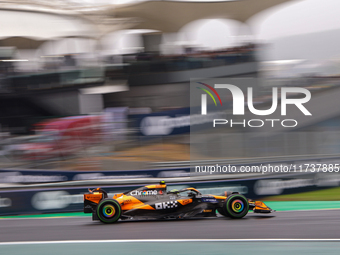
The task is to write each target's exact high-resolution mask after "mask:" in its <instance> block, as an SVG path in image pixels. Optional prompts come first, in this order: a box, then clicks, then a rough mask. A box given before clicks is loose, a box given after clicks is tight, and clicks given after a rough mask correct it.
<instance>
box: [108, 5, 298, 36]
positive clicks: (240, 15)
mask: <svg viewBox="0 0 340 255" xmlns="http://www.w3.org/2000/svg"><path fill="white" fill-rule="evenodd" d="M288 1H291V0H236V1H176V0H175V1H159V0H158V1H146V2H139V3H137V4H129V5H124V6H116V7H115V8H112V9H111V10H110V11H109V13H110V14H111V15H113V16H114V17H116V18H126V17H137V18H139V19H140V20H141V22H140V23H139V24H138V25H137V26H136V27H135V28H140V29H155V30H160V31H162V32H177V31H179V30H180V29H181V28H182V27H183V26H184V25H186V24H188V23H189V22H191V21H194V20H198V19H205V18H226V19H233V20H237V21H240V22H246V21H247V20H248V19H249V18H250V17H252V16H254V15H255V14H257V13H259V12H261V11H263V10H265V9H268V8H270V7H273V6H276V5H278V4H282V3H285V2H288Z"/></svg>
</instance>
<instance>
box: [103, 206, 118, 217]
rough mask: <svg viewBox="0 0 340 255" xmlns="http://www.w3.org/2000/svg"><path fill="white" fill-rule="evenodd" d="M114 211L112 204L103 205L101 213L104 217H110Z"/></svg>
mask: <svg viewBox="0 0 340 255" xmlns="http://www.w3.org/2000/svg"><path fill="white" fill-rule="evenodd" d="M115 213H116V210H115V208H114V206H113V205H105V206H104V207H103V215H104V216H105V217H106V218H112V217H113V216H114V215H115Z"/></svg>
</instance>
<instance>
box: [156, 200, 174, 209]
mask: <svg viewBox="0 0 340 255" xmlns="http://www.w3.org/2000/svg"><path fill="white" fill-rule="evenodd" d="M175 207H177V201H168V202H163V203H155V208H156V210H162V209H170V208H175Z"/></svg>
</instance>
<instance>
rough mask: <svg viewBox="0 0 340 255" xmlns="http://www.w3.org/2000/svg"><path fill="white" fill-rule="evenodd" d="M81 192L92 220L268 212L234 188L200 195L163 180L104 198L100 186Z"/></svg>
mask: <svg viewBox="0 0 340 255" xmlns="http://www.w3.org/2000/svg"><path fill="white" fill-rule="evenodd" d="M89 191H90V193H88V194H84V213H92V219H93V220H100V221H101V222H103V223H114V222H116V221H118V220H119V219H121V220H127V219H143V218H144V219H151V218H152V219H171V218H173V219H181V218H189V217H202V216H203V217H204V216H207V217H211V216H217V215H216V210H217V211H218V212H219V213H220V214H221V215H223V216H226V217H231V218H243V217H244V216H246V215H247V213H248V211H249V210H253V211H254V212H255V213H271V212H273V210H272V209H271V208H269V207H268V206H266V205H265V204H264V203H263V202H261V201H253V200H251V199H247V198H246V197H244V196H243V195H241V194H239V193H238V192H230V191H226V192H224V194H223V195H221V196H217V195H202V194H201V193H200V192H199V191H198V190H196V189H195V188H185V189H182V190H172V191H169V192H167V191H166V184H165V182H164V181H161V182H160V184H157V185H148V186H143V187H140V188H138V189H135V190H131V191H128V192H125V193H120V194H115V195H114V196H113V197H112V198H108V195H107V193H106V192H105V191H104V190H102V189H101V188H96V189H94V190H90V189H89Z"/></svg>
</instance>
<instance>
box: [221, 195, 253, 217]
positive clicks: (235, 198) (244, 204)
mask: <svg viewBox="0 0 340 255" xmlns="http://www.w3.org/2000/svg"><path fill="white" fill-rule="evenodd" d="M223 211H224V213H225V214H226V215H227V216H229V217H231V218H236V219H240V218H243V217H244V216H246V215H247V213H248V211H249V204H248V200H247V199H246V198H245V197H244V196H242V195H239V194H235V195H231V196H229V197H228V198H227V200H226V201H225V202H224V204H223Z"/></svg>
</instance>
